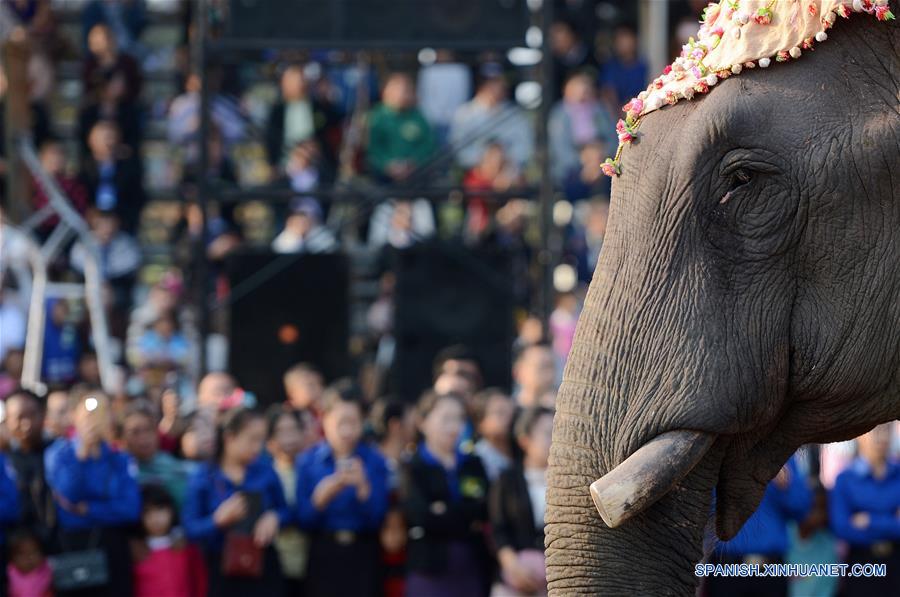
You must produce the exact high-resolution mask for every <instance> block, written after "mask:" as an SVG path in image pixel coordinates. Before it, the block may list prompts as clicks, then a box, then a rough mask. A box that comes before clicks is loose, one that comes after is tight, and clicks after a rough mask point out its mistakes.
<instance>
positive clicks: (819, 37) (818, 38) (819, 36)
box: [816, 31, 828, 41]
mask: <svg viewBox="0 0 900 597" xmlns="http://www.w3.org/2000/svg"><path fill="white" fill-rule="evenodd" d="M826 39H828V34H827V33H825V32H824V31H819V32H818V33H816V41H825V40H826Z"/></svg>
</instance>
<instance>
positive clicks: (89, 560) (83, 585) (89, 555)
mask: <svg viewBox="0 0 900 597" xmlns="http://www.w3.org/2000/svg"><path fill="white" fill-rule="evenodd" d="M98 540H99V534H98V532H97V529H94V531H93V532H92V533H91V541H90V542H91V545H92V547H89V548H88V549H83V550H79V551H70V552H68V553H61V554H58V555H55V556H51V557H50V558H49V560H50V569H51V570H52V571H53V588H54V589H56V590H57V591H77V590H80V589H90V588H92V587H99V586H102V585H105V584H106V583H108V582H109V562H107V559H106V552H104V551H103V550H102V549H98V548H97V547H96V545H97V543H98V542H99V541H98ZM60 542H62V541H60Z"/></svg>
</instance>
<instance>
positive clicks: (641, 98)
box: [603, 0, 894, 176]
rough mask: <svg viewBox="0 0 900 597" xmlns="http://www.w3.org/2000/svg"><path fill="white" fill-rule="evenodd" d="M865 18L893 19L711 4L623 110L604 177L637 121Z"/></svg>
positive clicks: (756, 3) (813, 0) (794, 3)
mask: <svg viewBox="0 0 900 597" xmlns="http://www.w3.org/2000/svg"><path fill="white" fill-rule="evenodd" d="M853 13H865V14H868V15H872V16H874V17H875V18H876V19H878V20H879V21H887V20H890V19H893V18H894V14H893V13H892V12H891V11H890V8H889V7H888V0H853V1H852V2H850V1H846V0H845V1H841V0H721V1H720V2H719V3H718V4H709V5H708V6H707V7H706V9H704V11H703V15H702V16H701V18H700V23H701V25H700V30H699V31H698V32H697V36H696V38H693V37H692V38H690V40H689V41H688V43H687V44H685V45H684V46H683V47H682V50H681V55H680V56H679V57H678V58H676V59H675V62H673V63H672V64H670V65H669V66H667V67H666V68H665V69H664V70H663V73H662V74H661V75H660V76H659V77H657V78H656V79H654V80H653V82H652V83H650V86H649V87H647V89H646V90H645V91H642V92H641V93H639V94H638V96H637V97H636V98H634V99H632V100H631V101H630V102H628V103H627V104H625V105H624V106H623V107H622V111H623V112H625V118H623V119H621V120H619V122H618V123H617V124H616V132H617V133H618V136H619V147H618V149H617V150H616V155H615V157H613V158H607V160H606V161H605V162H604V163H603V172H604V174H606V175H608V176H615V175H616V174H618V173H619V170H620V159H621V157H622V149H623V148H624V147H625V145H627V144H628V143H630V142H631V141H633V140H634V139H635V138H636V137H637V134H638V133H637V129H638V126H639V125H640V122H641V118H643V117H644V116H645V115H646V114H648V113H650V112H653V111H654V110H657V109H659V108H661V107H663V106H667V105H672V104H674V103H676V102H677V101H678V100H680V99H688V100H689V99H691V98H693V97H694V96H695V95H696V94H702V93H707V92H708V91H709V90H710V88H712V87H713V86H714V85H715V84H716V83H718V82H719V79H727V78H728V77H730V76H732V75H738V74H740V73H741V71H743V70H744V69H751V68H757V67H759V68H768V67H769V65H771V64H772V62H773V61H774V62H786V61H788V60H791V59H796V58H799V57H800V56H801V55H802V54H803V51H804V50H809V49H812V46H813V42H817V41H818V42H822V41H825V40H826V39H828V33H826V31H827V30H828V29H829V28H830V27H831V26H832V25H833V24H834V22H835V21H836V20H837V18H838V17H843V18H845V19H847V18H850V15H851V14H853Z"/></svg>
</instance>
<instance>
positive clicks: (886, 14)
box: [875, 6, 894, 21]
mask: <svg viewBox="0 0 900 597" xmlns="http://www.w3.org/2000/svg"><path fill="white" fill-rule="evenodd" d="M875 18H876V19H878V20H879V21H891V20H893V19H894V13H892V12H891V9H890V7H889V6H876V7H875Z"/></svg>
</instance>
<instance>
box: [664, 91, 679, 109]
mask: <svg viewBox="0 0 900 597" xmlns="http://www.w3.org/2000/svg"><path fill="white" fill-rule="evenodd" d="M677 101H678V98H677V97H675V92H674V91H672V90H671V89H670V90H669V91H666V103H667V104H669V105H670V106H672V105H674V104H675V102H677Z"/></svg>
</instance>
